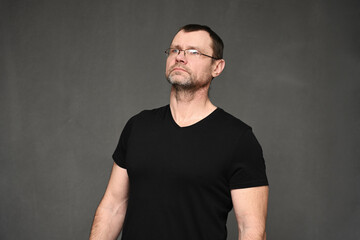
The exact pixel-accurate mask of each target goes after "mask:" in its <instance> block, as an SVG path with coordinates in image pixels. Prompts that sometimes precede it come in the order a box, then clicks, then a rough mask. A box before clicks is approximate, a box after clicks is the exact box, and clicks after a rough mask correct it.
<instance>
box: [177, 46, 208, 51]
mask: <svg viewBox="0 0 360 240" xmlns="http://www.w3.org/2000/svg"><path fill="white" fill-rule="evenodd" d="M170 48H178V49H181V47H180V45H170ZM185 49H196V50H199V51H202V50H201V49H200V48H198V47H194V46H188V47H187V48H185Z"/></svg>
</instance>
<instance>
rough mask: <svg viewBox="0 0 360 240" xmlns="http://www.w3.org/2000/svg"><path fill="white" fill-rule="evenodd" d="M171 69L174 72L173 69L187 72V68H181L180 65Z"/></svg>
mask: <svg viewBox="0 0 360 240" xmlns="http://www.w3.org/2000/svg"><path fill="white" fill-rule="evenodd" d="M171 71H172V72H173V71H183V72H187V71H186V70H185V69H183V68H180V67H175V68H173V69H172V70H171Z"/></svg>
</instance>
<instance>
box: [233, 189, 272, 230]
mask: <svg viewBox="0 0 360 240" xmlns="http://www.w3.org/2000/svg"><path fill="white" fill-rule="evenodd" d="M268 195H269V187H268V186H260V187H250V188H240V189H232V190H231V198H232V202H233V206H234V212H235V216H236V220H237V222H238V227H239V230H240V231H244V230H245V229H249V228H251V229H256V230H258V231H265V222H266V215H267V203H268Z"/></svg>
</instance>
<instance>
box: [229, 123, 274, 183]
mask: <svg viewBox="0 0 360 240" xmlns="http://www.w3.org/2000/svg"><path fill="white" fill-rule="evenodd" d="M265 170H266V167H265V161H264V158H263V153H262V148H261V146H260V144H259V142H258V141H257V139H256V137H255V136H254V134H253V132H252V130H251V128H249V129H247V130H246V131H245V132H244V133H243V134H242V135H241V136H240V139H239V140H238V141H237V143H236V146H235V152H234V155H233V158H232V159H231V163H230V169H229V177H230V178H229V187H230V189H236V188H248V187H257V186H266V185H268V180H267V176H266V171H265Z"/></svg>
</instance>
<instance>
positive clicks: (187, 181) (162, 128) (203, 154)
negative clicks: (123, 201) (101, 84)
mask: <svg viewBox="0 0 360 240" xmlns="http://www.w3.org/2000/svg"><path fill="white" fill-rule="evenodd" d="M113 159H114V161H115V163H116V164H118V165H119V166H120V167H122V168H126V169H127V172H128V176H129V182H130V188H129V201H128V207H127V212H126V216H125V221H124V225H123V230H122V240H143V239H148V240H152V239H154V240H155V239H156V240H169V239H171V240H178V239H179V240H185V239H186V240H192V239H193V240H202V239H203V240H225V239H226V237H227V229H226V221H227V217H228V213H229V211H231V209H232V207H233V205H232V200H231V195H230V190H231V189H235V188H248V187H255V186H263V185H268V181H267V177H266V173H265V163H264V159H263V155H262V149H261V147H260V145H259V143H258V141H257V140H256V138H255V136H254V134H253V133H252V130H251V127H249V126H248V125H246V124H245V123H243V122H242V121H240V120H239V119H237V118H235V117H233V116H232V115H230V114H229V113H227V112H225V111H224V110H223V109H221V108H219V107H218V108H216V109H215V110H214V111H213V112H212V113H210V114H209V115H208V116H207V117H205V118H204V119H202V120H200V121H198V122H197V123H195V124H193V125H190V126H187V127H180V126H178V125H177V124H176V122H175V121H174V119H173V117H172V115H171V111H170V107H169V105H166V106H164V107H160V108H157V109H153V110H144V111H142V112H140V113H139V114H137V115H135V116H133V117H132V118H130V120H129V121H128V122H127V123H126V125H125V127H124V129H123V131H122V133H121V136H120V140H119V142H118V145H117V147H116V149H115V152H114V153H113Z"/></svg>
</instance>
